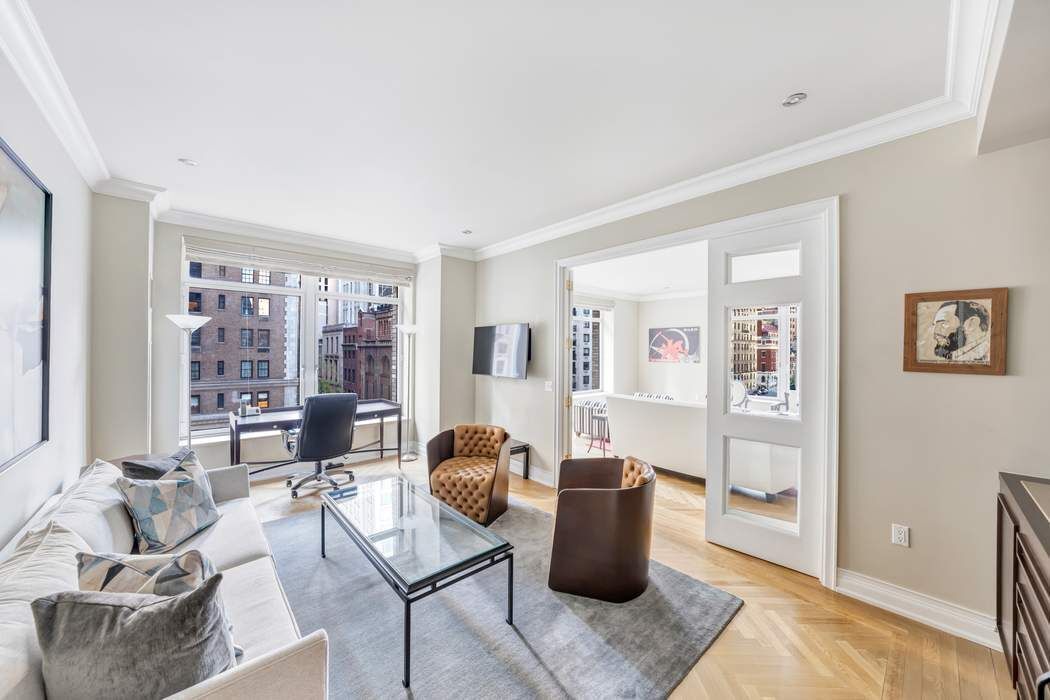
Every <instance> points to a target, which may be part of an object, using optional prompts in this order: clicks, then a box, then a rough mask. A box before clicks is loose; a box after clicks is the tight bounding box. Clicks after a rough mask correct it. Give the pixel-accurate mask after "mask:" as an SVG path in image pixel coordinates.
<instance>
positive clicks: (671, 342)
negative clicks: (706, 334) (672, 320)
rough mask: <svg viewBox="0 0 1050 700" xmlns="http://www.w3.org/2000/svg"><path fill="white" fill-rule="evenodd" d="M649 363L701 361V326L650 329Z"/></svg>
mask: <svg viewBox="0 0 1050 700" xmlns="http://www.w3.org/2000/svg"><path fill="white" fill-rule="evenodd" d="M649 361H650V362H677V363H696V362H699V361H700V326H677V327H675V328H650V329H649Z"/></svg>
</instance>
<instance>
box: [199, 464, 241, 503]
mask: <svg viewBox="0 0 1050 700" xmlns="http://www.w3.org/2000/svg"><path fill="white" fill-rule="evenodd" d="M208 480H209V481H210V482H211V495H212V497H213V498H214V499H215V502H216V503H222V502H223V501H232V500H233V499H235V498H248V483H249V481H248V465H247V464H235V465H234V466H232V467H218V468H216V469H209V470H208Z"/></svg>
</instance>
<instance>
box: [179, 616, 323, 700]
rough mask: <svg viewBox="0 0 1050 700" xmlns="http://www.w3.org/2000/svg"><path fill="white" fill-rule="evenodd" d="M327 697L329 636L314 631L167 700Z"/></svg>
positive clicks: (318, 699)
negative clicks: (192, 699) (191, 699)
mask: <svg viewBox="0 0 1050 700" xmlns="http://www.w3.org/2000/svg"><path fill="white" fill-rule="evenodd" d="M190 698H213V699H214V700H225V699H226V698H228V699H229V700H239V699H240V698H252V700H271V699H272V700H285V698H306V699H308V700H326V699H327V698H328V635H327V634H326V633H325V631H324V630H317V631H316V632H313V633H311V634H308V635H306V636H305V637H303V638H302V639H299V640H296V641H295V642H292V643H291V644H288V645H287V646H284V647H282V648H280V649H275V650H274V651H271V652H269V653H268V654H263V655H262V656H260V657H258V658H255V659H249V660H248V661H245V662H244V663H242V664H241V665H239V666H237V667H235V668H232V669H230V670H228V671H223V672H222V673H220V674H219V675H217V676H212V677H211V678H209V679H208V680H206V681H203V682H201V683H198V684H197V685H195V686H193V687H191V688H187V689H186V690H183V691H182V692H179V693H176V694H175V695H171V696H169V700H189V699H190Z"/></svg>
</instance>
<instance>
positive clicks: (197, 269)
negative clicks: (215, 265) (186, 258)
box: [190, 262, 201, 277]
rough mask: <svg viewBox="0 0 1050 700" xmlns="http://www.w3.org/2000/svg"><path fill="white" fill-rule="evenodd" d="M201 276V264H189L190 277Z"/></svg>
mask: <svg viewBox="0 0 1050 700" xmlns="http://www.w3.org/2000/svg"><path fill="white" fill-rule="evenodd" d="M200 276H201V264H200V263H199V262H191V263H190V277H200Z"/></svg>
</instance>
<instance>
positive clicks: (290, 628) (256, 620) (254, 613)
mask: <svg viewBox="0 0 1050 700" xmlns="http://www.w3.org/2000/svg"><path fill="white" fill-rule="evenodd" d="M222 575H223V582H222V596H223V600H224V601H225V602H226V610H227V612H228V613H229V616H230V622H231V623H232V624H233V629H234V632H235V633H236V642H237V644H238V645H239V646H240V647H242V648H243V649H244V655H243V656H242V657H241V663H243V662H244V661H247V660H249V659H254V658H258V657H259V656H260V655H262V654H265V653H267V652H270V651H273V650H274V649H279V648H280V647H282V646H284V645H286V644H289V643H291V642H294V641H295V640H297V639H299V628H298V627H297V626H296V624H295V617H294V616H293V615H292V610H291V608H290V607H289V605H288V601H287V599H286V598H285V597H284V591H283V590H282V589H281V585H280V582H279V579H278V578H277V570H276V569H275V568H274V565H273V559H271V558H270V557H262V558H260V559H256V560H254V561H250V562H247V563H245V564H241V565H240V566H235V567H233V568H232V569H227V570H226V571H224V572H223V574H222Z"/></svg>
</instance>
